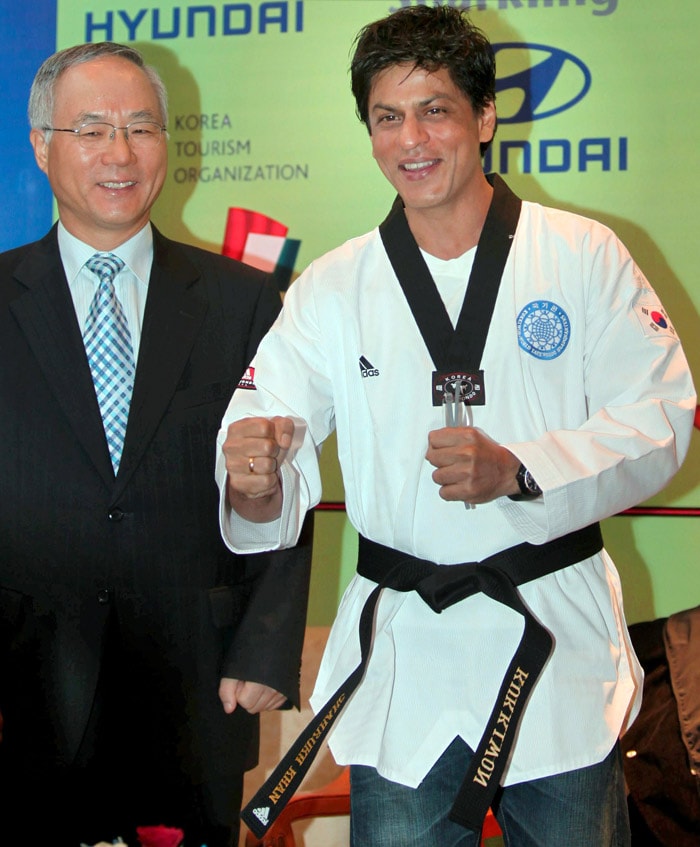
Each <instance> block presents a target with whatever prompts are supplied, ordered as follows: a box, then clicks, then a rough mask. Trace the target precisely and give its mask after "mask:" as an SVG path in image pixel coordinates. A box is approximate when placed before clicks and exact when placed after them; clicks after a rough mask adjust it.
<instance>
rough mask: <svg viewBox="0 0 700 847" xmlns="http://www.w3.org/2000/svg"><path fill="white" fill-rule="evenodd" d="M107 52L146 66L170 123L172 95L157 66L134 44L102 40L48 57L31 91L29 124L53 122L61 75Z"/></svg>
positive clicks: (163, 116) (38, 125) (40, 125)
mask: <svg viewBox="0 0 700 847" xmlns="http://www.w3.org/2000/svg"><path fill="white" fill-rule="evenodd" d="M103 56H116V57H118V58H120V59H126V60H127V61H129V62H133V64H134V65H136V67H138V68H141V70H143V72H144V73H145V74H146V76H147V77H148V79H149V80H150V82H151V85H152V86H153V88H154V89H155V92H156V96H157V98H158V105H159V106H160V110H161V116H160V117H161V120H162V121H163V123H164V124H165V123H167V121H168V95H167V93H166V91H165V85H164V84H163V81H162V80H161V78H160V76H159V75H158V72H157V71H156V69H155V68H152V67H151V66H150V65H147V64H146V63H145V61H144V58H143V56H142V55H141V54H140V53H139V51H138V50H135V49H134V48H133V47H128V46H127V45H125V44H116V43H115V42H113V41H100V42H97V43H94V44H93V43H90V44H78V45H76V46H75V47H67V48H66V49H65V50H59V52H58V53H54V54H53V55H52V56H49V58H48V59H46V61H45V62H44V63H43V64H42V66H41V67H40V68H39V70H38V71H37V72H36V76H35V77H34V82H33V83H32V89H31V91H30V93H29V108H28V113H29V125H30V126H31V127H32V128H33V129H43V128H44V127H46V126H51V124H52V122H53V111H54V88H55V85H56V81H57V80H58V78H59V77H60V76H61V74H63V73H65V71H67V70H68V69H69V68H72V67H74V66H75V65H80V64H83V63H84V62H91V61H92V60H93V59H100V58H102V57H103ZM50 136H51V133H50V132H48V133H47V136H46V140H47V141H48V140H49V138H50Z"/></svg>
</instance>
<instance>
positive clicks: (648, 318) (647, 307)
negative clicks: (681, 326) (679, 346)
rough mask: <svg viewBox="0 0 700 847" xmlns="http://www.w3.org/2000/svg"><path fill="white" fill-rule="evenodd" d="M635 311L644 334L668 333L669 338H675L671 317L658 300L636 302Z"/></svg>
mask: <svg viewBox="0 0 700 847" xmlns="http://www.w3.org/2000/svg"><path fill="white" fill-rule="evenodd" d="M636 311H637V317H638V318H639V322H640V323H641V325H642V329H643V330H644V334H645V335H647V336H654V335H668V336H670V337H671V338H677V335H676V330H675V329H674V328H673V324H672V323H671V319H670V318H669V316H668V315H667V314H666V312H665V311H664V309H663V307H662V305H661V303H659V302H658V301H657V302H655V303H637V306H636Z"/></svg>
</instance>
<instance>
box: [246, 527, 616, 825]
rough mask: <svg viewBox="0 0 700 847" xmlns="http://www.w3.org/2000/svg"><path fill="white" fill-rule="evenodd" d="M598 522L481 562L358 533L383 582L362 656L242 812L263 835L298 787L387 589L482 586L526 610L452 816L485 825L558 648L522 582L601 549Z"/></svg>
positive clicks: (467, 592)
mask: <svg viewBox="0 0 700 847" xmlns="http://www.w3.org/2000/svg"><path fill="white" fill-rule="evenodd" d="M602 547H603V538H602V535H601V532H600V527H599V525H598V524H594V525H593V526H589V527H585V528H584V529H581V530H578V531H576V532H572V533H570V534H569V535H565V536H563V537H561V538H557V539H556V540H554V541H550V542H548V543H547V544H542V545H534V544H519V545H517V546H516V547H510V548H508V549H507V550H503V551H501V552H500V553H496V554H495V555H493V556H489V557H488V558H487V559H484V560H483V561H481V562H465V563H463V564H458V565H436V564H435V563H433V562H429V561H426V560H425V559H417V558H415V557H413V556H411V555H409V554H407V553H400V552H399V551H397V550H392V549H391V548H389V547H384V546H383V545H381V544H377V543H376V542H373V541H369V540H368V539H366V538H364V537H363V536H360V547H359V556H358V573H359V574H361V575H362V576H364V577H366V578H368V579H371V580H372V581H374V582H377V586H376V587H375V588H374V589H373V591H372V593H371V594H370V595H369V597H368V598H367V600H366V601H365V605H364V607H363V609H362V613H361V615H360V625H359V635H360V654H361V658H360V664H359V665H358V666H357V667H356V668H355V670H354V671H353V672H352V673H351V674H350V676H349V677H348V678H347V679H346V680H345V681H344V682H343V683H342V685H341V686H340V687H339V688H338V690H337V691H336V692H335V693H334V694H333V696H332V697H331V698H330V700H328V702H327V703H326V704H325V706H324V707H323V708H322V709H321V710H320V711H319V712H318V713H317V714H316V715H315V716H314V718H313V719H312V721H311V722H310V723H309V724H308V725H307V727H306V728H305V729H304V730H303V732H302V733H301V735H299V737H298V738H297V740H296V741H295V742H294V744H293V745H292V747H291V748H290V750H289V751H288V752H287V754H286V755H285V756H284V758H283V759H282V761H281V762H280V764H279V765H278V766H277V768H276V769H275V770H274V771H273V773H272V774H271V775H270V777H268V779H267V780H266V782H265V784H264V785H263V786H262V787H261V788H260V789H259V790H258V792H257V793H256V794H255V796H254V797H253V799H252V800H251V801H250V802H249V803H248V805H247V806H246V807H245V809H244V810H243V812H242V814H241V817H242V819H243V820H244V821H245V823H246V825H247V826H248V827H249V828H250V829H251V830H252V831H253V832H254V833H255V835H256V836H257V837H258V838H262V837H263V836H264V834H265V833H266V832H267V830H268V829H269V828H270V826H271V825H272V823H273V822H274V821H275V819H276V818H277V817H278V815H279V814H280V812H281V811H282V809H283V808H284V806H285V805H286V803H287V801H288V800H289V799H290V798H291V797H292V795H293V794H294V792H295V791H296V790H297V788H298V787H299V785H300V783H301V781H302V779H303V778H304V776H305V774H306V772H307V771H308V769H309V767H310V765H311V763H312V762H313V760H314V758H315V756H316V754H317V753H318V750H319V748H320V746H321V744H322V742H323V740H324V738H325V736H326V735H327V734H328V732H329V730H330V728H331V726H332V725H333V723H334V722H335V720H336V718H337V717H338V715H339V714H340V712H341V710H342V709H343V707H344V706H345V704H346V702H347V701H348V699H349V697H350V695H351V694H352V693H353V691H354V690H355V689H356V688H357V686H358V685H359V684H360V681H361V680H362V677H363V676H364V672H365V668H366V666H367V660H368V657H369V652H370V648H371V645H372V636H373V620H374V612H375V609H376V606H377V602H378V600H379V596H380V594H381V591H382V590H383V589H384V588H392V589H394V590H396V591H417V592H418V593H419V594H420V596H421V597H422V598H423V600H424V601H425V602H426V603H427V604H428V605H429V606H430V608H431V609H433V610H434V611H435V612H441V611H442V610H443V609H446V608H448V607H449V606H451V605H453V604H454V603H458V602H459V601H460V600H463V599H464V598H466V597H469V596H471V595H473V594H477V593H479V592H482V593H484V594H486V595H487V596H489V597H491V598H492V599H494V600H496V601H497V602H499V603H503V604H505V605H507V606H509V607H510V608H512V609H514V610H515V611H517V612H518V613H520V614H521V615H522V616H523V618H524V619H525V627H524V630H523V634H522V637H521V640H520V644H519V645H518V648H517V650H516V651H515V654H514V656H513V658H512V660H511V663H510V666H509V668H508V670H507V672H506V674H505V676H504V678H503V682H502V684H501V689H500V691H499V693H498V697H497V698H496V703H495V705H494V708H493V710H492V712H491V715H490V717H489V720H488V722H487V724H486V729H485V731H484V733H483V735H482V737H481V741H480V742H479V745H478V747H477V748H476V750H475V751H474V756H473V758H472V761H471V764H470V766H469V770H468V771H467V775H466V777H465V779H464V781H463V783H462V786H461V788H460V790H459V793H458V795H457V798H456V800H455V802H454V805H453V807H452V811H451V812H450V819H451V820H453V821H455V822H456V823H458V824H461V825H462V826H464V827H466V828H468V829H474V830H477V831H479V830H480V829H481V826H482V823H483V820H484V817H485V815H486V812H487V811H488V808H489V806H490V805H491V803H492V801H493V798H494V795H495V793H496V791H497V789H498V786H499V783H500V778H501V776H502V775H503V771H504V769H505V766H506V763H507V761H508V757H509V754H510V751H511V748H512V745H513V740H514V737H515V735H516V730H517V725H518V723H519V721H520V718H521V717H522V713H523V710H524V708H525V705H526V702H527V700H528V697H529V695H530V693H531V691H532V688H533V686H534V685H535V682H536V681H537V679H538V677H539V675H540V673H541V671H542V668H543V667H544V665H545V663H546V661H547V659H548V658H549V655H550V653H551V651H552V637H551V635H550V634H549V632H548V631H547V630H546V629H545V628H544V627H543V626H542V624H540V623H539V621H537V620H536V619H535V617H534V616H533V615H532V613H531V612H530V611H529V609H528V608H527V606H526V605H525V604H524V602H523V600H522V598H521V597H520V594H519V593H518V590H517V588H516V586H517V585H520V584H522V583H525V582H529V581H530V580H532V579H536V578H538V577H540V576H544V575H546V574H548V573H553V572H554V571H557V570H561V569H562V568H566V567H568V566H569V565H573V564H575V563H576V562H580V561H582V560H583V559H587V558H589V557H590V556H593V555H595V554H596V553H598V552H600V550H601V549H602Z"/></svg>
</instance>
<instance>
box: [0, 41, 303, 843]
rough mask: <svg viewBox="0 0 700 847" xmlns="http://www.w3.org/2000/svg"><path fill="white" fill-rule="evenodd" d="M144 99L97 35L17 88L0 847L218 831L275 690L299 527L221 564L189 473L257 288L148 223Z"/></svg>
mask: <svg viewBox="0 0 700 847" xmlns="http://www.w3.org/2000/svg"><path fill="white" fill-rule="evenodd" d="M166 109H167V98H166V95H165V90H164V87H163V84H162V82H161V80H160V78H159V77H158V75H157V74H156V73H155V71H154V70H153V69H152V68H149V67H147V66H145V65H144V62H143V59H142V57H141V55H140V54H139V53H138V52H137V51H135V50H133V49H131V48H129V47H124V46H122V45H116V44H112V43H109V42H105V43H103V44H88V45H81V46H78V47H74V48H70V49H68V50H64V51H61V52H59V53H57V54H55V55H54V56H52V57H50V58H49V59H47V61H46V62H45V63H44V64H43V65H42V67H41V68H40V70H39V72H38V73H37V76H36V78H35V81H34V85H33V88H32V93H31V97H30V121H31V124H32V130H31V136H30V137H31V142H32V144H33V147H34V151H35V155H36V160H37V163H38V165H39V167H40V168H41V169H42V170H43V171H44V172H45V173H46V175H47V176H48V179H49V182H50V184H51V187H52V190H53V192H54V195H55V198H56V202H57V205H58V213H59V222H58V224H57V225H56V226H54V227H53V229H52V230H51V231H50V232H49V233H48V234H47V235H46V236H45V237H44V238H43V239H41V240H40V241H38V242H36V243H34V244H29V245H26V246H24V247H20V248H17V249H15V250H11V251H8V252H6V253H4V254H2V255H0V444H2V450H1V451H0V712H2V715H3V717H4V741H3V743H2V745H0V792H1V793H0V796H2V807H3V810H2V814H1V815H0V828H2V829H3V832H0V843H3V844H9V843H17V842H13V841H11V840H9V839H10V835H8V833H9V834H14V833H16V832H17V827H18V826H22V825H23V826H24V827H25V831H26V833H27V835H26V838H25V839H24V841H25V843H29V842H31V843H36V844H39V843H42V844H43V843H46V844H49V843H50V844H53V845H63V844H66V845H68V844H71V845H73V847H77V845H78V843H79V842H80V841H81V840H82V841H97V840H100V839H105V838H109V839H111V838H116V837H117V836H122V837H124V838H125V839H127V841H128V842H129V839H134V837H135V836H134V834H133V830H134V827H135V826H136V825H149V824H159V823H163V824H167V825H170V826H178V827H181V828H183V829H184V830H185V833H186V841H185V843H186V845H187V847H190V845H193V847H199V845H200V844H203V843H206V844H207V845H208V847H215V845H229V844H231V843H233V841H234V840H235V839H236V835H237V829H238V825H237V819H238V811H239V806H240V798H241V790H242V777H243V772H244V770H245V769H246V768H247V767H251V766H252V765H254V764H255V762H256V757H257V741H258V719H257V713H259V712H261V711H263V710H266V709H274V708H278V707H280V706H282V705H283V704H284V703H285V702H289V701H291V702H297V700H298V669H299V661H300V652H301V644H302V640H303V632H304V619H305V612H306V601H307V593H308V578H309V568H310V542H309V538H308V537H309V534H310V530H311V527H310V526H309V527H308V528H307V529H308V532H307V536H306V538H305V539H304V541H303V542H302V543H301V544H300V545H299V546H298V547H297V548H296V549H294V550H291V551H288V552H286V553H281V554H272V555H269V556H264V557H262V556H251V557H235V556H233V555H231V554H230V553H229V552H228V551H227V550H226V548H225V547H224V545H223V543H222V541H221V540H220V535H219V530H218V519H217V490H216V486H215V484H214V481H213V479H212V471H213V466H214V443H215V436H216V431H217V429H218V426H219V422H220V420H221V417H222V414H223V411H224V409H225V407H226V404H227V402H228V399H229V397H230V395H231V393H232V391H233V389H234V388H235V386H236V385H237V383H238V381H239V379H240V377H241V376H242V374H243V372H244V370H245V367H246V365H247V364H248V362H249V361H250V359H251V358H252V355H253V353H254V351H255V349H256V346H257V343H258V340H259V339H260V338H261V336H262V335H263V334H264V333H265V331H266V330H267V329H268V327H269V326H270V324H271V322H272V321H273V320H274V318H275V316H276V314H277V311H278V309H279V295H278V293H277V292H276V291H275V289H274V287H273V286H271V285H270V282H269V280H268V278H267V277H266V276H265V275H263V274H261V273H259V272H257V271H254V270H253V269H250V268H247V267H245V266H243V265H241V264H239V263H235V262H233V261H231V260H229V259H226V258H223V257H221V256H216V255H213V254H211V253H207V252H205V251H202V250H199V249H197V248H194V247H189V246H186V245H183V244H178V243H175V242H173V241H170V240H168V239H167V238H165V237H163V236H162V235H161V234H160V233H159V232H158V231H157V230H156V229H155V228H154V227H153V226H152V225H151V223H150V210H151V207H152V205H153V203H154V201H155V200H156V198H157V197H158V194H159V192H160V190H161V188H162V185H163V182H164V179H165V175H166V167H167V132H166V129H165V125H166V121H167V114H166ZM222 679H223V680H227V683H226V685H225V687H224V689H222V690H225V692H226V696H225V702H224V703H222V702H220V699H219V695H218V689H219V685H220V682H221V680H222ZM231 680H235V682H234V683H233V684H232V683H231ZM15 837H16V836H15ZM42 839H46V840H42ZM130 843H133V844H135V841H132V842H130Z"/></svg>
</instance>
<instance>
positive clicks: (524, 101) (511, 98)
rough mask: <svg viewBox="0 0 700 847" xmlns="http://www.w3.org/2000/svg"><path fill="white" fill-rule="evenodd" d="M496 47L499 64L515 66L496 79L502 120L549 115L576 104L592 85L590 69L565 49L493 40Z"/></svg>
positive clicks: (519, 121)
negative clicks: (496, 42) (511, 70)
mask: <svg viewBox="0 0 700 847" xmlns="http://www.w3.org/2000/svg"><path fill="white" fill-rule="evenodd" d="M493 49H494V53H495V54H496V60H497V62H498V63H499V65H500V67H506V68H507V69H508V70H510V69H511V68H515V70H514V71H513V72H511V73H508V74H507V76H499V77H498V78H497V79H496V93H497V94H500V95H501V98H500V99H499V101H498V122H499V123H501V124H522V123H527V122H529V121H538V120H540V119H541V118H549V117H551V116H552V115H556V114H557V113H558V112H563V111H564V110H565V109H570V108H571V107H572V106H574V105H576V103H578V102H579V100H581V99H583V98H584V97H585V96H586V94H587V93H588V89H589V88H590V87H591V72H590V71H589V70H588V68H587V67H586V66H585V65H584V64H583V62H582V61H581V60H580V59H578V58H577V57H576V56H574V55H573V54H571V53H567V52H566V50H558V49H557V48H556V47H547V46H546V45H545V44H518V43H508V44H494V46H493ZM504 95H505V96H504ZM502 104H503V105H502Z"/></svg>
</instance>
